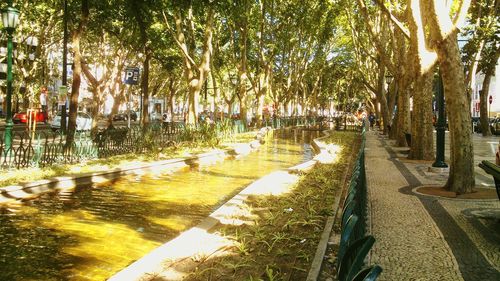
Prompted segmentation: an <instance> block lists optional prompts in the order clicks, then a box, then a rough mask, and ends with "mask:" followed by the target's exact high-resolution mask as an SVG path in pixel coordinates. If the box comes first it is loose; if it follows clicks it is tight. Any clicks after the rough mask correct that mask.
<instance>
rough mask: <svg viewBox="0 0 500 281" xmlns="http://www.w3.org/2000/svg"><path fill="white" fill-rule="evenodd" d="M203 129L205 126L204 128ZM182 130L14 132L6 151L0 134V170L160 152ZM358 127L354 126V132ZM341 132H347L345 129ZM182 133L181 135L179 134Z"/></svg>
mask: <svg viewBox="0 0 500 281" xmlns="http://www.w3.org/2000/svg"><path fill="white" fill-rule="evenodd" d="M328 121H331V120H329V119H327V118H325V117H282V118H272V119H268V120H265V122H264V124H263V125H264V126H270V127H273V128H283V127H290V126H315V125H317V124H318V125H319V127H320V128H322V127H323V125H322V124H324V122H328ZM204 126H207V124H205V125H204ZM208 126H211V127H212V129H213V134H216V136H217V137H219V138H224V137H228V135H231V134H236V133H242V132H246V131H248V126H245V124H243V123H242V122H241V121H240V120H230V121H228V122H226V123H216V124H212V125H208ZM188 128H189V129H191V130H192V128H190V127H186V126H185V125H184V123H182V122H163V123H160V122H153V123H151V124H150V125H149V126H147V127H140V126H138V125H132V126H131V127H130V128H127V127H116V128H111V129H105V130H101V131H98V132H77V133H75V138H74V141H73V142H72V143H71V144H69V145H67V144H66V136H65V135H64V134H61V133H55V132H51V131H39V132H36V133H34V132H29V131H22V132H17V131H14V132H13V134H12V145H11V148H10V149H7V148H6V146H5V143H4V135H3V133H2V134H0V169H11V168H17V169H19V168H27V167H46V166H51V165H54V164H71V163H77V162H81V161H84V160H89V159H96V158H107V157H110V156H114V155H120V154H127V153H137V154H142V153H146V152H150V151H153V150H161V149H162V148H163V147H168V146H170V145H173V144H175V143H177V142H179V141H185V140H186V134H185V132H186V129H188ZM357 128H359V127H357V126H356V128H354V127H353V128H352V129H357ZM342 129H348V128H347V126H345V127H344V128H342ZM183 132H184V133H183Z"/></svg>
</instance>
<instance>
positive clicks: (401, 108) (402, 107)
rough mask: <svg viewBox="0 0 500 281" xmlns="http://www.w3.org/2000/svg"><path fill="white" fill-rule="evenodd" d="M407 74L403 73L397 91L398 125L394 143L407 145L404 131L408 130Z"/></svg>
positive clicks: (409, 123)
mask: <svg viewBox="0 0 500 281" xmlns="http://www.w3.org/2000/svg"><path fill="white" fill-rule="evenodd" d="M407 79H408V75H404V76H403V77H402V78H401V79H400V80H399V83H400V86H399V87H398V88H399V89H400V91H399V92H398V115H397V116H398V121H397V123H398V126H397V127H396V130H397V132H396V134H397V135H396V145H397V146H401V147H404V146H407V143H406V138H405V133H408V132H410V129H411V122H410V120H411V118H410V85H409V83H408V82H409V81H408V80H407Z"/></svg>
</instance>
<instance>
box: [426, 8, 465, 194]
mask: <svg viewBox="0 0 500 281" xmlns="http://www.w3.org/2000/svg"><path fill="white" fill-rule="evenodd" d="M469 5H470V0H463V1H460V6H459V8H458V9H457V11H456V12H455V13H451V12H450V9H451V8H452V7H451V6H448V5H447V3H446V2H445V1H440V0H422V1H421V3H420V11H421V14H422V16H423V18H424V19H425V22H426V23H427V28H428V30H429V36H430V42H433V43H434V44H433V45H432V48H433V49H434V50H436V53H437V55H438V61H439V66H440V72H441V75H442V79H443V85H444V94H445V99H446V106H447V107H446V113H447V115H448V120H449V128H450V175H449V178H448V181H447V183H446V188H447V189H449V190H451V191H455V192H457V193H458V194H461V193H470V192H472V188H473V187H474V151H473V147H472V140H471V138H472V129H471V125H470V124H471V118H470V113H469V112H470V104H469V102H468V98H467V95H466V92H465V89H466V85H465V76H464V71H463V69H464V67H463V64H462V61H461V58H460V51H459V49H458V41H457V34H458V26H459V25H460V24H461V23H462V22H463V20H464V18H465V16H466V13H467V10H468V8H469ZM450 14H452V15H453V16H454V18H453V19H451V18H450Z"/></svg>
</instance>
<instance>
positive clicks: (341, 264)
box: [337, 126, 382, 281]
mask: <svg viewBox="0 0 500 281" xmlns="http://www.w3.org/2000/svg"><path fill="white" fill-rule="evenodd" d="M365 132H366V126H363V129H362V132H361V137H362V141H361V147H360V149H359V152H358V155H357V158H356V161H355V164H354V169H353V172H352V176H351V179H350V181H349V185H348V189H347V195H346V197H345V199H344V204H343V210H342V214H341V221H340V227H341V228H340V229H341V237H340V245H339V249H338V252H337V269H338V270H337V277H338V279H339V280H340V281H344V280H367V279H363V278H365V277H367V276H371V278H372V279H369V280H375V279H376V278H377V276H378V275H379V274H380V273H381V272H382V268H381V267H380V266H378V265H372V266H370V267H365V268H363V265H364V261H365V257H366V256H367V255H368V252H369V251H370V249H371V247H372V246H373V244H374V243H375V238H374V237H373V236H371V235H366V229H367V223H366V220H367V219H366V218H367V203H368V202H367V186H366V172H365V141H366V139H365Z"/></svg>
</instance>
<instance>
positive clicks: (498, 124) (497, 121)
mask: <svg viewBox="0 0 500 281" xmlns="http://www.w3.org/2000/svg"><path fill="white" fill-rule="evenodd" d="M490 130H491V133H492V134H493V135H500V118H499V117H495V118H494V119H493V120H492V121H491V122H490Z"/></svg>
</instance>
